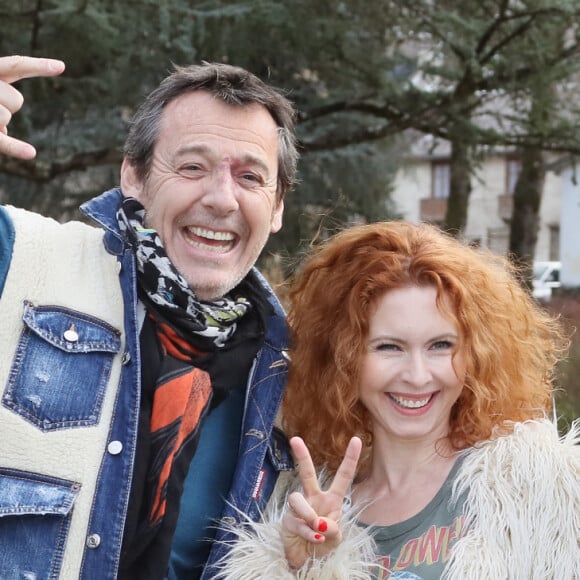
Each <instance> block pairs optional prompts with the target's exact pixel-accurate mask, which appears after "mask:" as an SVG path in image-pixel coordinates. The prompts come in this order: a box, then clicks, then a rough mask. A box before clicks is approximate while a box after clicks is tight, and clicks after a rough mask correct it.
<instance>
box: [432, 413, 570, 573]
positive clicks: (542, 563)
mask: <svg viewBox="0 0 580 580" xmlns="http://www.w3.org/2000/svg"><path fill="white" fill-rule="evenodd" d="M579 444H580V422H579V421H576V423H575V424H574V425H573V427H572V429H571V431H570V432H569V433H568V434H567V435H566V436H565V437H563V438H561V439H560V438H559V436H558V432H557V430H556V427H555V426H554V425H553V424H552V423H551V422H550V421H548V420H545V421H529V422H526V423H522V424H518V425H516V428H515V430H514V433H513V434H512V435H509V436H505V437H499V438H497V439H495V440H493V441H488V442H486V443H484V444H482V445H481V446H479V447H478V448H476V449H474V450H473V451H472V452H471V453H470V454H468V456H467V457H466V459H465V461H464V462H463V464H462V466H461V469H460V472H459V473H458V476H457V480H456V483H455V486H454V493H455V494H460V493H462V492H466V493H467V500H466V504H465V510H466V522H465V523H466V527H467V529H468V532H467V534H466V535H465V536H464V537H463V538H462V539H460V540H459V541H458V542H457V543H456V544H455V546H454V547H453V550H452V554H451V559H450V561H449V563H448V566H447V568H446V572H445V574H444V575H443V578H444V579H445V580H465V579H466V578H506V579H508V578H509V579H510V580H520V579H521V580H529V579H531V578H538V579H539V578H542V579H544V578H545V579H548V578H550V579H554V580H556V579H557V580H574V579H576V580H578V579H580V547H579V542H580V481H579V475H580V446H579Z"/></svg>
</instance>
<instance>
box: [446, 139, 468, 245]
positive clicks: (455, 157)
mask: <svg viewBox="0 0 580 580" xmlns="http://www.w3.org/2000/svg"><path fill="white" fill-rule="evenodd" d="M471 170H472V167H471V152H470V149H469V146H468V145H466V144H465V143H464V142H462V141H461V140H460V139H454V140H452V141H451V161H450V168H449V173H450V189H449V199H448V200H447V214H446V216H445V222H444V223H443V229H444V230H446V231H448V232H450V233H451V234H453V235H454V236H458V235H459V234H460V233H461V232H462V231H463V230H464V229H465V225H466V224H467V208H468V206H469V196H470V194H471Z"/></svg>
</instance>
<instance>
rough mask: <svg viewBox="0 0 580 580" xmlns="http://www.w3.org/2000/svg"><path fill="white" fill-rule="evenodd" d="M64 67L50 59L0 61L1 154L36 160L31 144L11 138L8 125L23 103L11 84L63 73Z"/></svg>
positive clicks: (4, 58)
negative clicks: (25, 79)
mask: <svg viewBox="0 0 580 580" xmlns="http://www.w3.org/2000/svg"><path fill="white" fill-rule="evenodd" d="M63 70H64V63H63V62H62V61H60V60H53V59H51V58H34V57H30V56H4V57H0V154H1V153H3V154H4V155H9V156H10V157H18V158H20V159H33V158H34V157H35V156H36V150H35V149H34V147H33V146H32V145H30V144H29V143H25V142H24V141H19V140H18V139H14V138H13V137H9V136H8V124H9V123H10V119H12V115H13V114H14V113H16V112H17V111H19V110H20V108H21V107H22V104H23V102H24V98H23V97H22V94H21V93H20V92H19V91H17V90H16V89H15V88H14V87H13V86H12V83H14V82H16V81H18V80H20V79H24V78H30V77H50V76H56V75H59V74H61V73H62V71H63Z"/></svg>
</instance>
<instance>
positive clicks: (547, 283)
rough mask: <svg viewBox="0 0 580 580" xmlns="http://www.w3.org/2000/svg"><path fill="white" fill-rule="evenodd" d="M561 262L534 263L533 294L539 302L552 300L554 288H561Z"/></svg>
mask: <svg viewBox="0 0 580 580" xmlns="http://www.w3.org/2000/svg"><path fill="white" fill-rule="evenodd" d="M561 268H562V263H561V262H534V271H533V278H532V287H533V290H532V294H533V295H534V297H535V298H537V299H538V300H550V298H551V297H552V288H560V286H561V282H560V269H561Z"/></svg>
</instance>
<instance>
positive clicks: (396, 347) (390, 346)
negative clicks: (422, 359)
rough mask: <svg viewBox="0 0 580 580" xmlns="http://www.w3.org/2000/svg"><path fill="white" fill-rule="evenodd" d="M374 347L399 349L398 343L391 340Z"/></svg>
mask: <svg viewBox="0 0 580 580" xmlns="http://www.w3.org/2000/svg"><path fill="white" fill-rule="evenodd" d="M375 349H376V350H378V351H387V352H388V351H397V350H400V349H399V347H398V345H396V344H393V343H392V342H383V343H381V344H377V346H375Z"/></svg>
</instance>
